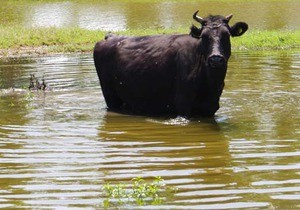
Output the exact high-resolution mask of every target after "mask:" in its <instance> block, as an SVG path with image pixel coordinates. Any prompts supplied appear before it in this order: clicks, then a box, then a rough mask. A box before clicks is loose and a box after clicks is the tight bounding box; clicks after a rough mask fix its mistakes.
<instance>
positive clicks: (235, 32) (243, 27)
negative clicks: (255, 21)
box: [230, 22, 248, 36]
mask: <svg viewBox="0 0 300 210" xmlns="http://www.w3.org/2000/svg"><path fill="white" fill-rule="evenodd" d="M247 30H248V24H247V23H244V22H237V23H236V24H234V25H233V26H231V27H230V33H231V36H241V35H243V34H244V33H245V32H246V31H247Z"/></svg>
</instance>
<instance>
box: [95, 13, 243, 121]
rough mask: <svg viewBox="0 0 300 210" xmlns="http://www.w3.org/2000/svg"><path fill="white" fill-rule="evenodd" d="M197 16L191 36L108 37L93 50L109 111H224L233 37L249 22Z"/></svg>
mask: <svg viewBox="0 0 300 210" xmlns="http://www.w3.org/2000/svg"><path fill="white" fill-rule="evenodd" d="M193 18H194V19H195V20H196V21H197V22H198V23H200V24H201V27H200V28H197V27H196V26H192V27H191V31H190V34H189V35H188V34H186V35H178V34H177V35H155V36H142V37H127V36H117V35H112V34H110V35H107V36H106V38H105V40H103V41H100V42H98V43H97V44H96V45H95V49H94V62H95V66H96V70H97V73H98V77H99V80H100V84H101V88H102V91H103V95H104V98H105V101H106V104H107V106H108V108H109V109H111V110H114V111H122V110H125V111H128V112H131V113H134V114H158V115H160V114H175V115H179V116H183V117H187V118H189V117H193V116H204V117H210V116H213V115H214V114H215V113H216V111H217V110H218V109H219V99H220V96H221V94H222V91H223V88H224V80H225V76H226V72H227V62H228V59H229V57H230V54H231V45H230V36H232V37H235V36H241V35H242V34H244V33H245V32H246V31H247V29H248V25H247V24H246V23H244V22H238V23H236V24H234V25H233V26H229V25H228V23H229V21H230V19H231V18H232V15H228V16H226V17H223V16H209V17H207V18H201V17H200V16H198V11H197V12H195V14H194V15H193Z"/></svg>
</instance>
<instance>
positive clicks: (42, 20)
mask: <svg viewBox="0 0 300 210" xmlns="http://www.w3.org/2000/svg"><path fill="white" fill-rule="evenodd" d="M299 8H300V1H299V0H275V1H274V0H250V1H243V0H234V1H225V0H221V1H216V0H215V1H210V0H190V1H186V0H177V1H176V0H171V1H169V0H164V1H154V2H151V1H140V0H132V1H130V0H126V1H118V0H117V1H114V0H112V1H105V0H101V1H94V0H87V1H84V0H76V1H58V0H57V1H47V0H43V1H33V0H28V1H11V0H1V7H0V23H1V24H3V25H21V26H25V27H70V26H77V27H81V28H87V29H92V30H95V29H100V30H107V31H120V30H126V29H141V28H151V29H155V28H178V27H187V29H188V28H189V27H190V25H191V23H192V22H193V21H192V14H193V13H194V12H195V11H196V10H200V12H199V14H200V15H201V16H207V15H209V14H214V15H216V14H220V15H229V14H230V13H232V14H233V15H234V16H233V20H232V22H237V21H246V22H247V23H248V24H249V26H250V28H251V29H254V28H257V29H268V30H270V29H272V30H274V29H280V30H281V29H289V30H292V29H300V13H299Z"/></svg>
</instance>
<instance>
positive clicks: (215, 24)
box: [190, 11, 248, 80]
mask: <svg viewBox="0 0 300 210" xmlns="http://www.w3.org/2000/svg"><path fill="white" fill-rule="evenodd" d="M197 14H198V11H196V12H195V13H194V15H193V18H194V19H195V20H196V21H197V22H199V23H200V24H201V27H200V28H197V27H196V26H192V27H191V32H190V35H191V36H192V37H195V38H198V39H200V40H201V42H200V51H201V54H202V55H203V58H204V59H205V65H206V67H208V69H209V71H208V72H207V74H210V76H212V77H213V78H219V79H222V78H223V80H224V79H225V75H226V69H227V61H228V59H229V57H230V54H231V44H230V36H232V37H235V36H241V35H242V34H244V33H245V32H246V31H247V29H248V25H247V24H246V23H244V22H238V23H236V24H234V25H233V26H229V25H228V23H229V21H230V19H231V18H232V15H228V16H226V17H223V16H209V17H207V18H201V17H200V16H198V15H197ZM208 76H209V75H208Z"/></svg>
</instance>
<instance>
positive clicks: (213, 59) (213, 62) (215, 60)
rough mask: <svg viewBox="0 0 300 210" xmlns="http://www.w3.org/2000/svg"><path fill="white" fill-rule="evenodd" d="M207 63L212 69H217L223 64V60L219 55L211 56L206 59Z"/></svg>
mask: <svg viewBox="0 0 300 210" xmlns="http://www.w3.org/2000/svg"><path fill="white" fill-rule="evenodd" d="M208 63H209V65H210V66H212V67H217V66H221V65H224V64H225V58H224V57H223V56H221V55H213V56H210V57H209V58H208Z"/></svg>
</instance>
